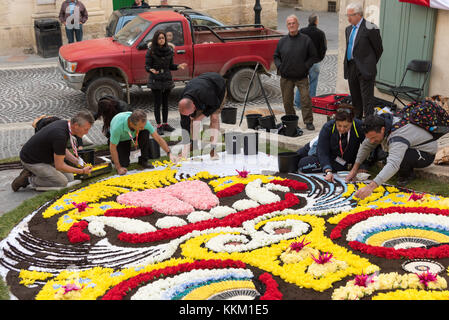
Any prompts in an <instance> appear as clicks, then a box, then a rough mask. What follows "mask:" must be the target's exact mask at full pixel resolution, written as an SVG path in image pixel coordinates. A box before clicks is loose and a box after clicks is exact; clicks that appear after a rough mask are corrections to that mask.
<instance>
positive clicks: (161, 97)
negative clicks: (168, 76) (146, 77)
mask: <svg viewBox="0 0 449 320" xmlns="http://www.w3.org/2000/svg"><path fill="white" fill-rule="evenodd" d="M151 91H152V92H153V97H154V117H155V118H156V123H157V124H161V123H167V122H168V96H169V95H170V91H171V89H166V90H156V89H152V90H151ZM161 105H162V122H161Z"/></svg>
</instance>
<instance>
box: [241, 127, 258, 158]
mask: <svg viewBox="0 0 449 320" xmlns="http://www.w3.org/2000/svg"><path fill="white" fill-rule="evenodd" d="M242 137H243V153H244V154H245V155H246V156H248V155H254V154H257V153H258V152H259V132H251V133H245V134H244V135H243V136H242Z"/></svg>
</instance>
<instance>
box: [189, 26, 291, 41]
mask: <svg viewBox="0 0 449 320" xmlns="http://www.w3.org/2000/svg"><path fill="white" fill-rule="evenodd" d="M281 36H283V34H282V33H281V32H279V31H276V30H273V29H269V28H264V27H235V26H224V27H220V28H208V27H204V26H201V27H200V28H195V30H194V43H195V44H203V43H222V42H235V41H246V40H248V41H249V40H267V39H270V38H279V37H281Z"/></svg>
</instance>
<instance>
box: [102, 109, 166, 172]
mask: <svg viewBox="0 0 449 320" xmlns="http://www.w3.org/2000/svg"><path fill="white" fill-rule="evenodd" d="M110 133H111V136H110V138H109V150H110V152H111V158H112V162H113V163H114V165H115V168H116V169H117V172H118V174H120V175H123V174H126V172H127V171H128V170H127V169H126V167H128V166H129V163H130V155H131V152H133V157H138V163H139V164H140V165H141V166H142V167H143V168H145V169H146V168H152V167H153V166H152V165H151V164H149V163H148V159H149V152H150V134H151V136H152V137H153V139H154V140H156V142H157V143H158V144H159V145H160V146H161V148H162V149H163V150H164V151H165V152H167V155H168V156H169V157H170V160H171V159H172V156H171V153H170V148H169V147H168V145H167V142H165V140H164V139H162V138H161V136H160V135H158V134H157V132H156V131H155V130H154V128H153V126H152V125H151V124H150V122H149V121H148V120H147V114H146V113H145V111H143V110H142V109H136V110H134V111H133V112H129V111H128V112H120V113H118V114H117V115H116V116H115V117H114V118H112V120H111V126H110Z"/></svg>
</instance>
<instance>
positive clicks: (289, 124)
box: [281, 114, 299, 137]
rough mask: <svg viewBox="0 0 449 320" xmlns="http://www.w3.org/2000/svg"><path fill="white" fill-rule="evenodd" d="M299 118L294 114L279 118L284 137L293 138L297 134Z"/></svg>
mask: <svg viewBox="0 0 449 320" xmlns="http://www.w3.org/2000/svg"><path fill="white" fill-rule="evenodd" d="M298 120H299V117H298V116H297V115H294V114H287V115H285V116H283V117H282V118H281V121H282V124H283V125H284V135H286V136H288V137H294V136H296V134H297V128H298Z"/></svg>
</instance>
